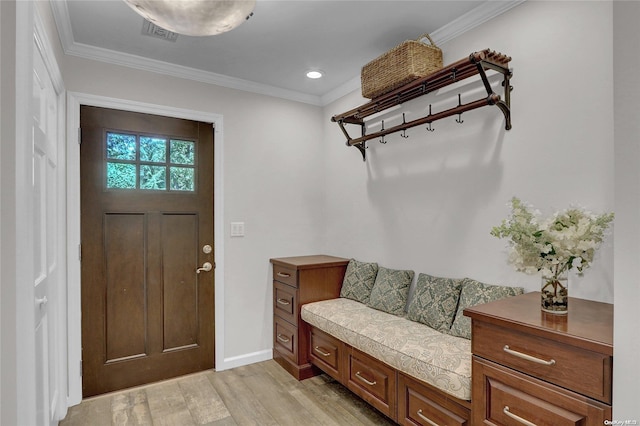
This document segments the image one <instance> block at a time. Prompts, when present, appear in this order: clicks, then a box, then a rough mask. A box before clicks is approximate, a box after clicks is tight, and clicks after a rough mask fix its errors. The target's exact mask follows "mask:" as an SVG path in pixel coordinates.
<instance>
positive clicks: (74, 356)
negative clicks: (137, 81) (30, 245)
mask: <svg viewBox="0 0 640 426" xmlns="http://www.w3.org/2000/svg"><path fill="white" fill-rule="evenodd" d="M80 105H89V106H97V107H102V108H112V109H119V110H123V111H131V112H141V113H146V114H156V115H162V116H165V117H175V118H183V119H187V120H194V121H202V122H206V123H213V125H214V132H215V137H214V144H213V152H214V164H213V179H214V200H213V203H214V208H213V216H214V250H215V251H214V253H215V262H216V269H215V365H216V370H224V369H226V366H225V361H224V353H225V352H224V330H225V329H224V217H223V215H224V206H223V201H224V196H223V195H224V194H223V190H224V181H223V177H224V173H223V164H224V162H223V154H224V149H223V147H224V138H223V116H222V115H220V114H214V113H210V112H203V111H194V110H187V109H181V108H173V107H167V106H163V105H154V104H148V103H142V102H134V101H127V100H123V99H115V98H109V97H104V96H98V95H91V94H86V93H77V92H67V135H68V137H67V242H68V245H67V247H68V251H67V262H68V267H67V270H68V302H67V303H68V318H69V322H68V327H69V329H68V333H69V334H68V336H69V353H68V359H69V406H72V405H76V404H79V403H80V401H82V376H81V371H82V369H81V356H82V355H81V352H82V337H81V336H82V332H81V314H82V312H81V307H80V288H81V286H80V256H79V248H80V144H79V136H80V132H79V129H80ZM74 366H78V367H77V370H76V367H74Z"/></svg>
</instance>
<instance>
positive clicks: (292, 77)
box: [51, 0, 523, 105]
mask: <svg viewBox="0 0 640 426" xmlns="http://www.w3.org/2000/svg"><path fill="white" fill-rule="evenodd" d="M522 1H523V0H518V1H479V0H475V1H452V0H446V1H431V0H429V1H426V0H422V1H418V0H413V1H399V0H396V1H393V0H392V1H382V0H341V1H332V0H258V1H257V4H256V8H255V10H254V15H253V17H252V18H251V19H249V21H247V22H245V23H243V24H242V25H240V26H239V27H238V28H236V29H234V30H232V31H229V32H227V33H223V34H219V35H215V36H209V37H190V36H185V35H179V36H178V38H177V40H175V41H173V42H172V41H167V40H164V39H159V38H154V37H151V36H149V35H145V34H143V31H142V29H143V23H144V20H143V18H141V17H140V16H139V15H137V14H136V13H135V12H134V11H133V10H131V9H130V8H129V6H127V5H126V4H125V3H124V2H123V1H122V0H53V1H52V3H51V4H52V9H53V14H54V17H55V20H56V25H57V27H58V32H59V33H60V38H61V41H62V45H63V48H64V50H65V53H66V54H68V55H75V56H80V57H85V58H89V59H94V60H100V61H104V62H111V63H116V64H120V65H125V66H131V67H134V68H139V69H144V70H148V71H153V72H159V73H163V74H169V75H174V76H179V77H183V78H189V79H193V80H198V81H203V82H207V83H212V84H217V85H222V86H226V87H232V88H237V89H241V90H248V91H252V92H256V93H263V94H268V95H272V96H278V97H282V98H286V99H292V100H296V101H301V102H306V103H310V104H314V105H325V104H327V103H329V102H331V101H333V100H335V99H337V98H339V97H341V96H343V95H345V94H346V93H349V92H351V91H353V90H356V89H357V88H359V85H360V81H359V76H360V69H361V67H362V66H363V65H364V64H366V63H367V62H369V61H371V60H372V59H375V58H376V57H377V56H379V55H380V54H382V53H384V52H385V51H387V50H389V49H391V48H393V47H394V46H396V45H398V44H399V43H401V42H403V41H404V40H407V39H415V38H417V37H418V36H420V35H421V34H424V33H430V34H431V35H432V38H433V39H434V41H435V42H436V44H441V43H444V42H445V41H447V40H449V39H451V38H454V37H456V36H457V35H459V34H461V33H463V32H465V31H467V30H468V29H470V28H473V27H475V26H476V25H479V24H481V23H483V22H486V21H487V20H489V19H491V18H493V17H494V16H497V15H499V14H501V13H503V12H504V11H506V10H508V9H510V8H511V7H514V6H516V5H517V4H519V3H521V2H522ZM447 59H448V58H447V56H446V52H445V55H444V62H445V64H446V63H447ZM449 59H457V58H449ZM311 69H314V70H315V69H318V70H321V71H322V72H323V73H324V77H323V78H321V79H317V80H311V79H308V78H307V77H306V76H305V74H306V72H307V71H308V70H311Z"/></svg>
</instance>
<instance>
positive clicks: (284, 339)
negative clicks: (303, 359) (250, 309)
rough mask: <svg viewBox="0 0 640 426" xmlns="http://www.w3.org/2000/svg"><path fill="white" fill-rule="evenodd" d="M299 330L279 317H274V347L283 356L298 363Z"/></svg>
mask: <svg viewBox="0 0 640 426" xmlns="http://www.w3.org/2000/svg"><path fill="white" fill-rule="evenodd" d="M297 336H298V328H297V327H296V326H293V325H291V324H289V323H288V322H286V321H285V320H283V319H282V318H279V317H277V316H276V317H274V327H273V346H274V348H275V349H277V350H278V352H280V353H281V354H282V355H283V356H285V357H287V358H289V359H290V360H292V361H294V362H297V361H298V359H297V358H298V344H297V342H296V339H297Z"/></svg>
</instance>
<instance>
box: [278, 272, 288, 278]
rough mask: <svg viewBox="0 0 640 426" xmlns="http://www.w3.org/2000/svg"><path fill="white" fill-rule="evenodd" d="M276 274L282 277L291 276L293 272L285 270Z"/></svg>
mask: <svg viewBox="0 0 640 426" xmlns="http://www.w3.org/2000/svg"><path fill="white" fill-rule="evenodd" d="M276 275H277V276H279V277H282V278H289V277H290V276H291V274H287V273H285V272H278V273H277V274H276Z"/></svg>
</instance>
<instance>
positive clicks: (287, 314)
mask: <svg viewBox="0 0 640 426" xmlns="http://www.w3.org/2000/svg"><path fill="white" fill-rule="evenodd" d="M273 312H274V314H276V315H277V316H279V317H280V318H282V319H285V320H287V321H288V322H290V323H291V324H297V322H298V297H297V290H296V289H295V288H294V287H291V286H288V285H286V284H282V283H279V282H277V281H274V282H273Z"/></svg>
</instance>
